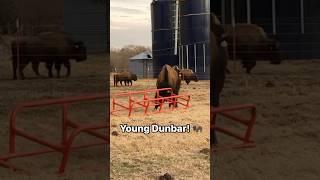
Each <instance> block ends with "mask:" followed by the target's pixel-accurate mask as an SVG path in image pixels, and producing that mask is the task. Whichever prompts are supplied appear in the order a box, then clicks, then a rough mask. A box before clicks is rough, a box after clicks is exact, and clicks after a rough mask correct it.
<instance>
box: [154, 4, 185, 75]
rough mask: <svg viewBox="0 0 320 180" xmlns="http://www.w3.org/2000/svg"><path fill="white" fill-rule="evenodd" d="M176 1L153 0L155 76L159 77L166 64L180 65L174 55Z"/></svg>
mask: <svg viewBox="0 0 320 180" xmlns="http://www.w3.org/2000/svg"><path fill="white" fill-rule="evenodd" d="M175 3H176V1H175V0H153V2H152V3H151V18H152V55H153V71H154V76H155V77H156V76H158V74H159V72H160V71H161V67H162V66H163V65H165V64H169V65H178V63H179V62H178V56H177V55H175V54H174V32H175V30H174V24H173V23H174V15H175V12H174V10H175Z"/></svg>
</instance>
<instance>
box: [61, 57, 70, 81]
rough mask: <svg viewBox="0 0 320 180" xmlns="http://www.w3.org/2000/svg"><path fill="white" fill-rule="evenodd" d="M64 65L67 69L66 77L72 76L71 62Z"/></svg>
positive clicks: (66, 61) (64, 62)
mask: <svg viewBox="0 0 320 180" xmlns="http://www.w3.org/2000/svg"><path fill="white" fill-rule="evenodd" d="M63 65H64V67H66V68H67V74H66V76H67V77H69V76H70V74H71V64H70V61H69V60H65V61H63Z"/></svg>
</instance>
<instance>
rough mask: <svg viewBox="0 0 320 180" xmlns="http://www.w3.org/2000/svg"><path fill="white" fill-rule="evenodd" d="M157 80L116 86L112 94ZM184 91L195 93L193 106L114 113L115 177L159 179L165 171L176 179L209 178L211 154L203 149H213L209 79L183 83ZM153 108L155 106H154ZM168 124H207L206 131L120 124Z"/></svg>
mask: <svg viewBox="0 0 320 180" xmlns="http://www.w3.org/2000/svg"><path fill="white" fill-rule="evenodd" d="M155 82H156V80H155V79H148V80H145V79H144V80H138V81H137V82H134V86H133V87H130V88H126V87H116V88H115V87H112V88H111V94H115V93H117V92H122V91H128V90H142V89H154V88H155ZM180 93H181V94H183V93H188V94H190V95H191V98H192V100H191V102H190V103H191V105H192V107H191V108H189V109H187V110H184V109H182V108H181V107H180V109H177V110H175V111H172V112H167V113H160V114H153V115H152V114H151V115H148V116H142V115H141V113H136V114H137V115H135V116H133V117H132V118H128V117H127V116H126V115H122V116H111V125H112V127H111V132H112V131H117V132H119V136H111V147H110V148H111V179H155V178H156V177H158V176H159V175H163V174H164V173H167V172H168V173H170V174H172V175H173V176H174V177H175V179H195V177H196V178H197V179H209V169H210V163H209V154H202V153H200V152H199V151H200V150H202V149H204V148H209V114H210V111H209V81H199V82H197V83H195V82H192V83H190V85H188V86H187V85H186V83H185V82H183V83H182V87H181V91H180ZM151 109H153V108H151ZM123 123H127V124H129V125H150V124H153V123H157V124H161V125H168V124H177V125H185V124H190V125H191V127H192V126H193V125H198V126H199V125H200V126H202V127H203V131H202V132H194V131H191V132H190V133H181V134H174V133H167V134H157V133H151V134H147V135H145V134H142V133H141V134H131V133H122V132H121V129H120V127H119V125H120V124H123Z"/></svg>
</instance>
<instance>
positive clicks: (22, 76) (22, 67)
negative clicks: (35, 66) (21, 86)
mask: <svg viewBox="0 0 320 180" xmlns="http://www.w3.org/2000/svg"><path fill="white" fill-rule="evenodd" d="M27 64H28V63H26V62H20V63H19V75H20V78H21V79H25V76H24V73H23V70H24V68H25V67H26V66H27Z"/></svg>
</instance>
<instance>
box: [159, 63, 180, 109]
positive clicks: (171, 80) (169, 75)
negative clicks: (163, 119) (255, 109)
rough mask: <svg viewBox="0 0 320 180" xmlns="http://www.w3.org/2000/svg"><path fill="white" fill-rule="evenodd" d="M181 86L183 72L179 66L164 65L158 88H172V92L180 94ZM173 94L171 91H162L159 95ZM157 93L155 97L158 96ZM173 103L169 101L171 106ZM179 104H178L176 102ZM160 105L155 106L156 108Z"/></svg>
mask: <svg viewBox="0 0 320 180" xmlns="http://www.w3.org/2000/svg"><path fill="white" fill-rule="evenodd" d="M180 86H181V74H180V70H179V68H178V67H177V66H174V67H171V66H169V65H167V64H166V65H164V66H163V67H162V69H161V71H160V73H159V76H158V79H157V89H162V88H172V93H174V94H176V95H178V94H179V90H180ZM170 95H171V92H169V91H160V92H159V96H161V97H168V96H170ZM157 97H158V96H157V94H156V95H155V98H157ZM171 105H173V104H172V103H169V106H171ZM175 106H177V104H175ZM158 107H159V105H156V106H155V109H157V108H158Z"/></svg>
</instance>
